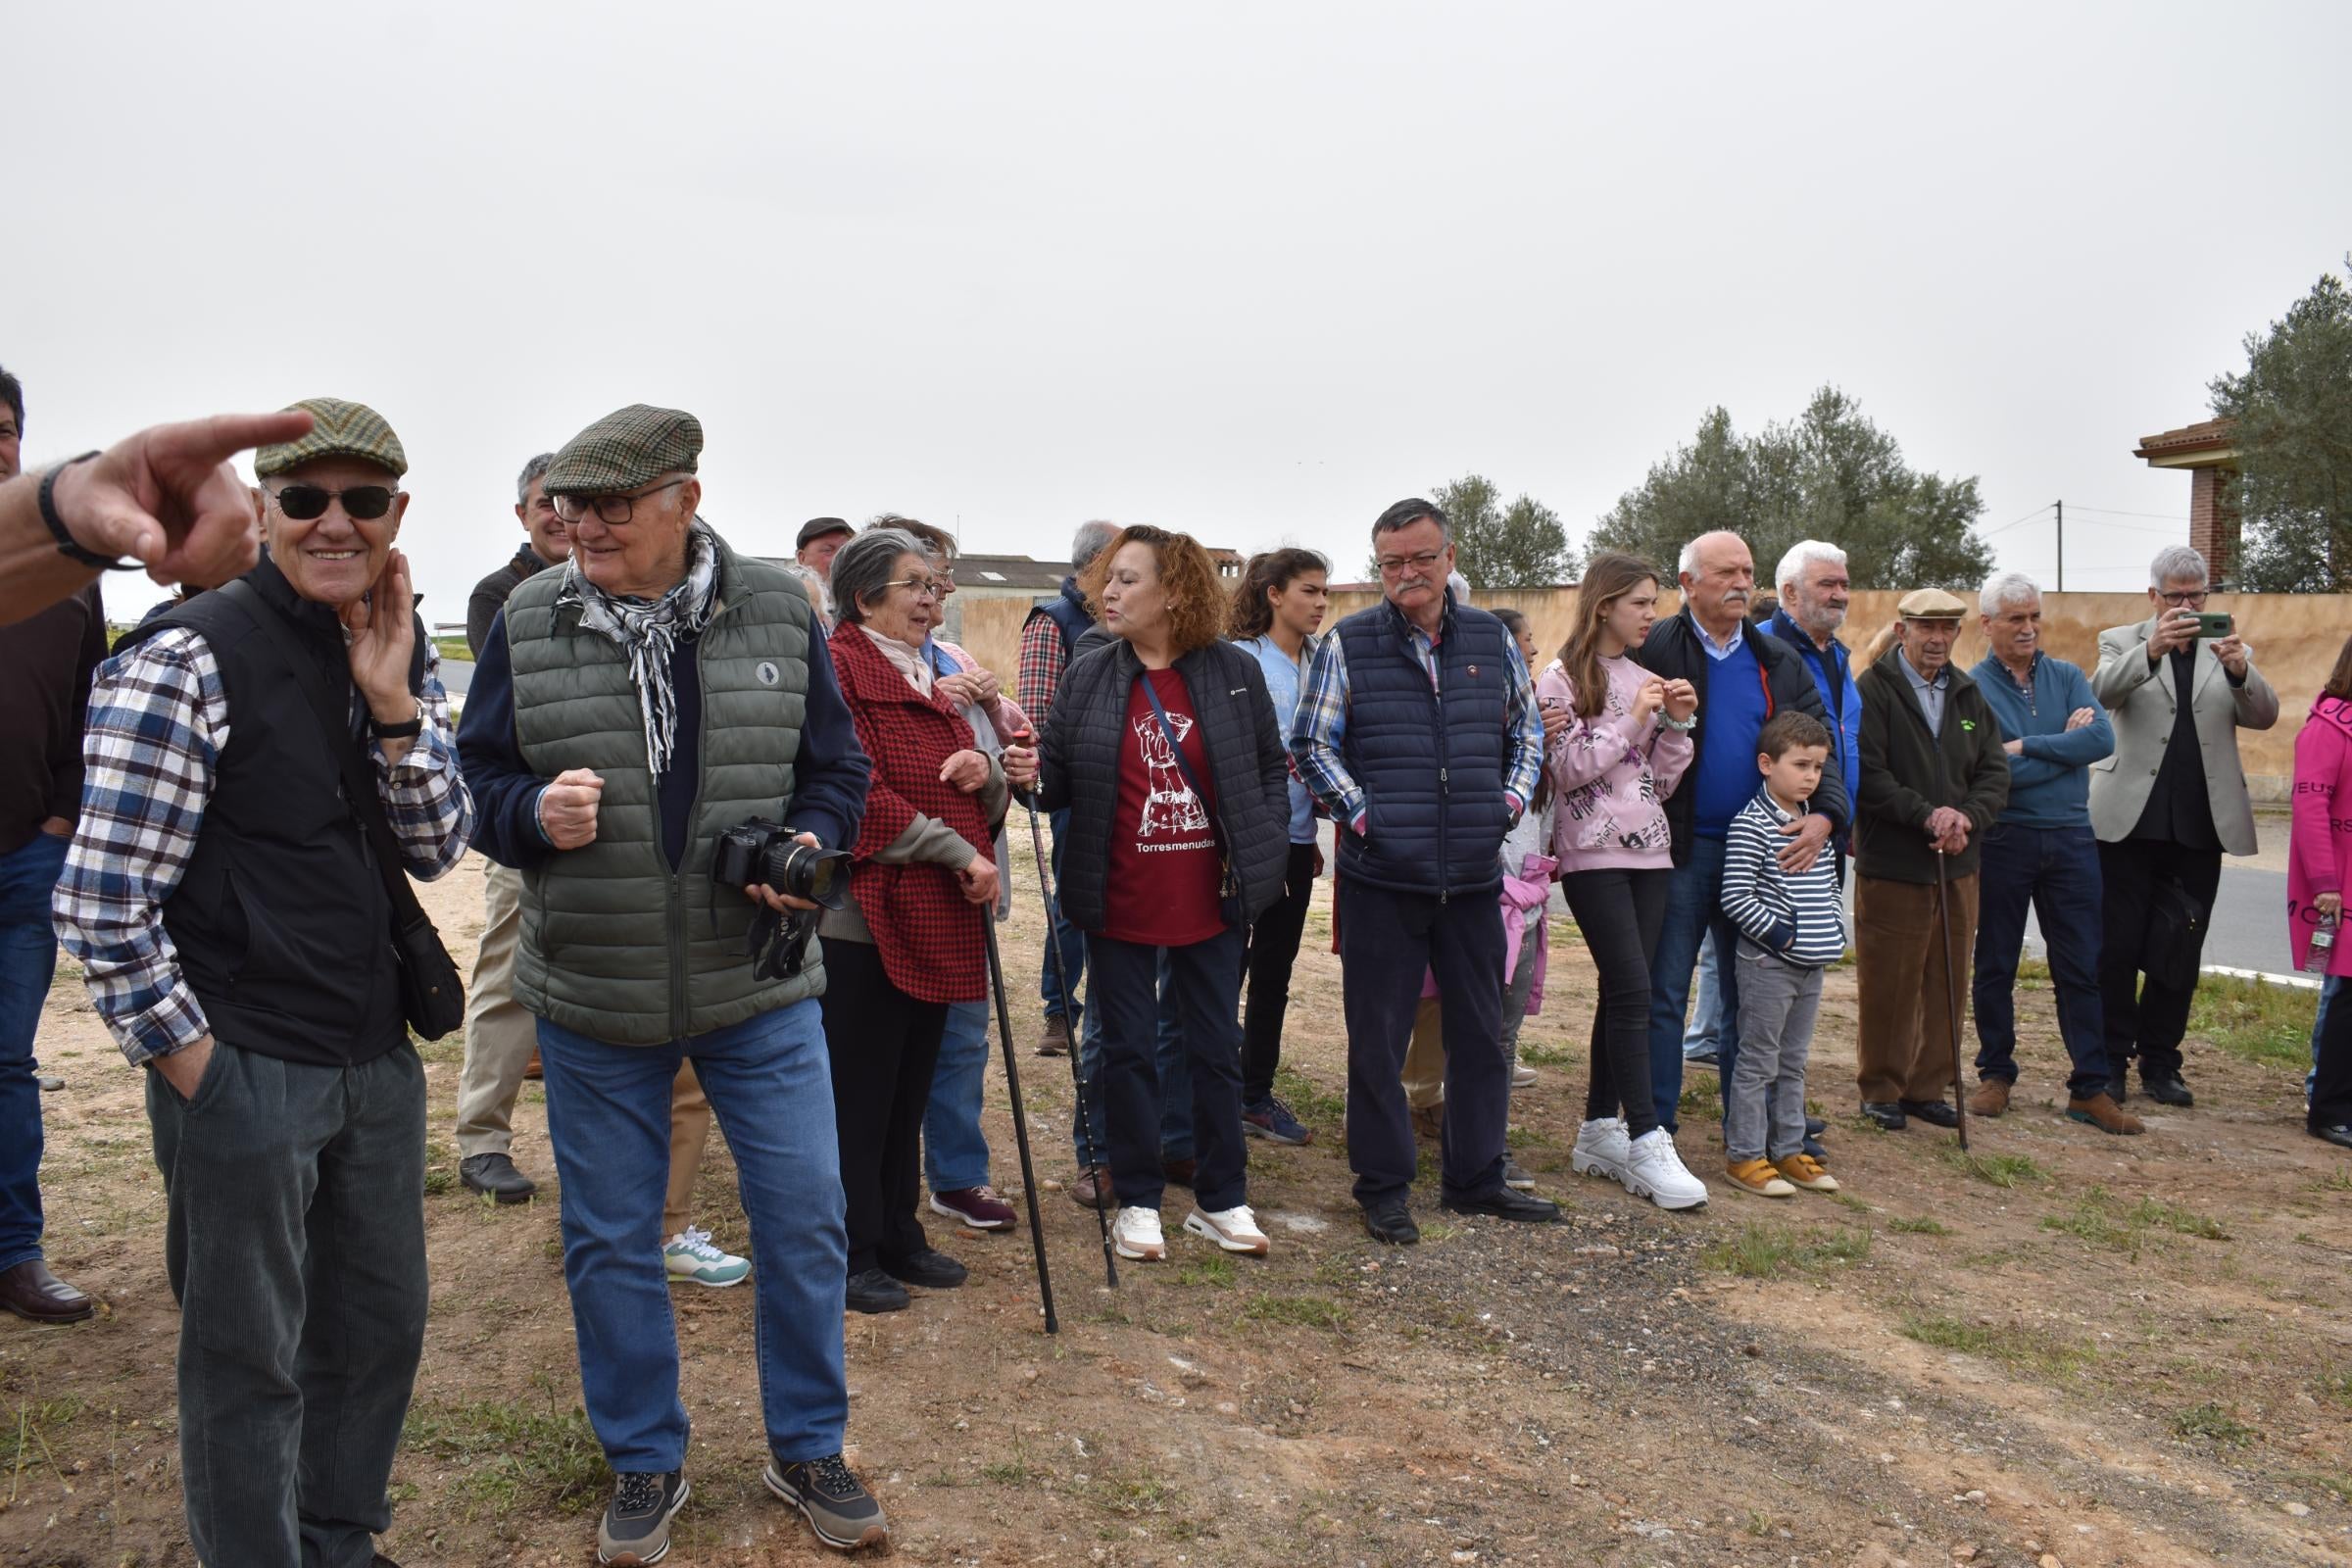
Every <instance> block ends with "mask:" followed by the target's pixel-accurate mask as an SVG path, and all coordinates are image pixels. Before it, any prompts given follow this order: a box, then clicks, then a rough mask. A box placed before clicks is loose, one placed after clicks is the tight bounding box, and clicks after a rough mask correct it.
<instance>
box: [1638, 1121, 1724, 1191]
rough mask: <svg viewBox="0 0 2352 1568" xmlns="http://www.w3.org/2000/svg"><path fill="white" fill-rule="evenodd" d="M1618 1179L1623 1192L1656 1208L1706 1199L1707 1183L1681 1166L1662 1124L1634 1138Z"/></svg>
mask: <svg viewBox="0 0 2352 1568" xmlns="http://www.w3.org/2000/svg"><path fill="white" fill-rule="evenodd" d="M1622 1180H1623V1181H1624V1183H1625V1190H1626V1191H1627V1192H1629V1193H1631V1194H1633V1195H1634V1196H1635V1197H1636V1198H1646V1199H1648V1200H1649V1201H1651V1202H1653V1203H1655V1204H1657V1205H1658V1206H1659V1207H1660V1208H1696V1207H1698V1206H1699V1205H1700V1204H1701V1203H1704V1202H1705V1201H1707V1184H1706V1183H1705V1182H1702V1181H1700V1180H1699V1179H1698V1178H1697V1177H1695V1176H1693V1175H1691V1172H1690V1171H1688V1170H1687V1169H1685V1168H1684V1166H1683V1156H1682V1155H1681V1153H1679V1152H1677V1151H1676V1149H1675V1147H1674V1135H1673V1134H1671V1133H1669V1132H1668V1131H1667V1130H1666V1129H1665V1128H1663V1127H1652V1128H1651V1129H1650V1130H1649V1131H1647V1132H1645V1133H1643V1134H1642V1136H1641V1137H1639V1138H1637V1139H1635V1140H1634V1142H1633V1146H1632V1151H1631V1153H1630V1155H1629V1156H1628V1158H1627V1159H1626V1162H1625V1175H1624V1177H1623V1178H1622Z"/></svg>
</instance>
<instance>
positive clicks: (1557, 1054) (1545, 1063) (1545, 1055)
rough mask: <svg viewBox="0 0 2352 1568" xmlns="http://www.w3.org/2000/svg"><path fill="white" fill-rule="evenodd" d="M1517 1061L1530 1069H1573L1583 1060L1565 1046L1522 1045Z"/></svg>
mask: <svg viewBox="0 0 2352 1568" xmlns="http://www.w3.org/2000/svg"><path fill="white" fill-rule="evenodd" d="M1519 1059H1520V1060H1521V1061H1523V1062H1525V1063H1527V1064H1528V1065H1529V1066H1530V1067H1573V1066H1575V1065H1576V1064H1577V1063H1578V1062H1580V1061H1582V1060H1584V1059H1585V1058H1584V1057H1583V1056H1581V1055H1579V1054H1576V1053H1575V1052H1573V1051H1570V1050H1569V1049H1568V1048H1567V1047H1566V1046H1531V1045H1522V1046H1521V1047H1520V1048H1519Z"/></svg>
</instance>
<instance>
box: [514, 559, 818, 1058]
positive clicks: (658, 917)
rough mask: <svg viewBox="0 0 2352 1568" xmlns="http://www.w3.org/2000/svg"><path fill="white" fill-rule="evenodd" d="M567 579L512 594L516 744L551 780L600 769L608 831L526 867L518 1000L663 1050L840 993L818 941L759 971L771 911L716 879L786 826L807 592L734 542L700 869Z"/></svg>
mask: <svg viewBox="0 0 2352 1568" xmlns="http://www.w3.org/2000/svg"><path fill="white" fill-rule="evenodd" d="M563 586H564V573H563V572H561V571H547V572H542V573H540V574H539V575H538V576H536V577H534V578H532V579H531V580H529V581H528V582H525V583H524V584H523V585H522V586H521V587H519V588H517V589H515V594H514V597H513V598H511V599H509V600H508V601H507V611H506V616H507V618H506V627H507V654H508V657H509V659H511V660H512V661H513V663H514V671H515V741H516V743H517V744H518V745H519V746H520V748H521V751H522V756H523V760H524V761H525V762H526V763H527V764H528V765H529V767H530V770H531V771H532V772H534V773H536V774H538V775H539V776H540V777H541V778H554V777H555V776H556V775H557V774H559V773H561V772H563V771H564V769H566V768H573V767H585V768H592V769H594V770H595V771H596V773H597V774H598V775H599V776H600V777H602V778H603V779H604V781H605V790H604V796H603V799H602V800H601V802H600V803H599V805H598V807H597V814H596V840H595V842H594V843H591V844H588V845H585V846H583V847H582V848H580V849H576V850H566V851H564V852H563V853H561V854H558V855H555V856H551V857H550V858H548V859H547V860H545V861H544V862H542V863H541V864H540V865H538V866H537V867H535V868H533V869H530V870H526V871H524V872H523V873H522V940H521V943H520V945H519V947H518V949H517V951H516V954H515V1001H516V1002H518V1003H520V1004H521V1005H523V1006H525V1007H527V1008H529V1009H530V1010H531V1011H532V1012H534V1013H537V1014H538V1015H539V1016H540V1017H542V1018H545V1019H547V1020H548V1021H549V1022H551V1023H554V1024H558V1025H560V1026H562V1027H563V1028H565V1029H569V1030H572V1031H574V1032H575V1033H578V1034H583V1035H586V1036H588V1037H589V1038H591V1039H594V1040H603V1041H608V1042H610V1043H612V1044H614V1045H624V1046H647V1045H659V1044H661V1043H662V1042H664V1041H669V1040H676V1039H681V1038H683V1037H685V1036H687V1035H696V1034H702V1033H704V1032H705V1031H707V1030H711V1029H722V1028H725V1027H726V1026H728V1025H729V1024H737V1023H741V1022H743V1021H744V1020H745V1019H747V1018H751V1017H755V1016H757V1015H758V1014H760V1013H762V1012H768V1011H771V1010H773V1009H774V1008H777V1007H781V1006H785V1005H789V1004H791V1003H795V1002H798V1001H800V1000H802V999H803V998H805V997H813V996H816V995H818V994H819V993H821V992H822V991H823V990H824V988H825V980H824V967H823V964H822V961H821V959H820V958H819V956H818V948H817V944H816V943H815V942H813V941H811V942H810V943H809V958H808V966H807V967H806V968H804V969H803V970H802V971H801V972H800V974H799V975H797V976H795V977H794V978H792V979H790V980H775V981H767V982H760V981H756V980H754V979H753V978H752V959H751V957H750V956H748V955H747V954H746V953H745V951H744V939H745V935H746V933H747V932H748V931H749V929H750V927H751V923H752V919H753V917H754V915H755V914H756V913H757V912H758V911H757V910H756V909H755V907H753V905H752V903H751V901H750V900H748V899H746V898H745V897H744V896H743V895H742V894H741V893H740V892H737V891H735V890H733V889H718V890H716V892H715V897H714V896H713V889H712V888H711V847H712V845H713V843H714V842H715V841H716V839H717V837H718V835H719V834H720V833H722V832H724V831H725V830H726V829H728V828H730V827H732V826H734V825H735V824H736V823H738V822H740V821H742V820H744V819H745V818H746V817H752V816H764V817H767V818H769V819H771V820H773V821H779V822H780V821H782V820H783V819H784V813H785V809H786V808H787V806H788V805H789V804H790V802H791V800H792V780H793V761H794V759H795V758H797V757H798V756H799V754H800V746H801V725H802V723H803V720H804V718H805V717H806V714H807V710H808V697H807V687H808V677H807V662H808V656H809V638H810V635H811V631H812V628H811V625H810V617H809V600H808V598H807V596H806V595H805V594H803V592H802V591H801V588H800V585H799V584H798V583H796V582H794V581H793V580H792V579H791V578H790V577H788V576H786V575H785V574H784V573H783V572H782V571H779V570H778V569H777V568H775V567H774V566H771V565H768V564H765V563H764V562H760V561H752V560H747V559H745V558H743V557H741V556H738V555H736V554H735V552H734V551H732V550H730V549H728V548H727V546H726V545H725V543H724V542H721V543H720V544H719V547H718V590H717V593H718V604H717V606H716V608H715V609H714V610H713V611H712V612H711V620H710V624H709V625H708V626H706V627H705V628H704V630H703V635H702V637H701V639H700V640H699V641H698V642H697V643H696V644H695V661H696V665H697V667H698V668H699V669H700V671H701V673H702V682H703V703H702V729H701V743H700V751H701V755H700V757H699V758H693V759H680V761H682V762H692V763H694V764H695V765H697V766H699V768H700V770H701V777H700V780H699V782H698V783H697V785H696V787H695V802H694V813H693V820H692V823H691V827H690V832H689V836H688V841H687V849H686V859H685V863H684V864H683V865H681V866H680V867H679V868H678V869H677V870H675V871H672V870H671V869H670V867H669V859H668V857H667V856H665V855H664V854H663V853H662V823H661V819H660V817H661V806H660V802H659V801H658V799H657V793H656V786H655V779H654V774H653V770H652V769H651V768H649V767H647V766H646V761H645V722H644V718H643V716H642V712H641V710H640V708H639V706H638V698H637V688H636V686H635V684H634V683H633V682H631V680H630V679H629V662H628V659H627V657H626V656H625V655H624V654H622V652H621V651H620V649H619V648H617V647H616V646H614V645H613V643H612V642H610V641H609V640H607V639H606V638H604V637H603V636H601V635H599V634H598V633H596V632H594V631H591V630H589V629H588V628H586V627H584V626H582V625H581V624H580V615H579V612H578V610H577V609H576V608H571V607H564V608H559V607H558V606H557V604H556V596H557V594H558V593H559V592H560V591H561V590H562V589H563Z"/></svg>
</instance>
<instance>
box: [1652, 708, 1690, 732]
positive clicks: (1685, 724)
mask: <svg viewBox="0 0 2352 1568" xmlns="http://www.w3.org/2000/svg"><path fill="white" fill-rule="evenodd" d="M1658 722H1659V723H1661V724H1663V725H1665V726H1666V727H1667V728H1668V729H1671V730H1679V731H1681V732H1682V733H1683V734H1685V735H1688V734H1690V733H1691V731H1692V730H1694V729H1696V728H1698V715H1697V714H1696V713H1692V714H1691V716H1690V717H1689V718H1671V717H1669V716H1667V715H1666V714H1665V713H1662V712H1661V713H1660V714H1658Z"/></svg>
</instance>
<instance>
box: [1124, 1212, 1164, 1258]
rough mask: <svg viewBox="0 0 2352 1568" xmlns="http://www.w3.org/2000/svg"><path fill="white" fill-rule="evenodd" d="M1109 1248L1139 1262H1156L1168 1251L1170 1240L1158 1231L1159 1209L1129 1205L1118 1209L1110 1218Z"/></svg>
mask: <svg viewBox="0 0 2352 1568" xmlns="http://www.w3.org/2000/svg"><path fill="white" fill-rule="evenodd" d="M1110 1249H1111V1250H1112V1251H1114V1252H1116V1253H1118V1254H1119V1255H1120V1256H1121V1257H1124V1258H1129V1259H1133V1260H1135V1261H1138V1262H1146V1263H1156V1262H1158V1261H1159V1260H1160V1259H1161V1258H1164V1257H1166V1256H1167V1255H1168V1244H1167V1241H1166V1240H1165V1238H1163V1237H1162V1236H1161V1235H1160V1234H1159V1210H1158V1209H1156V1208H1141V1207H1135V1206H1130V1207H1127V1208H1122V1209H1120V1210H1119V1217H1118V1218H1117V1219H1115V1220H1113V1221H1112V1222H1111V1226H1110Z"/></svg>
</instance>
